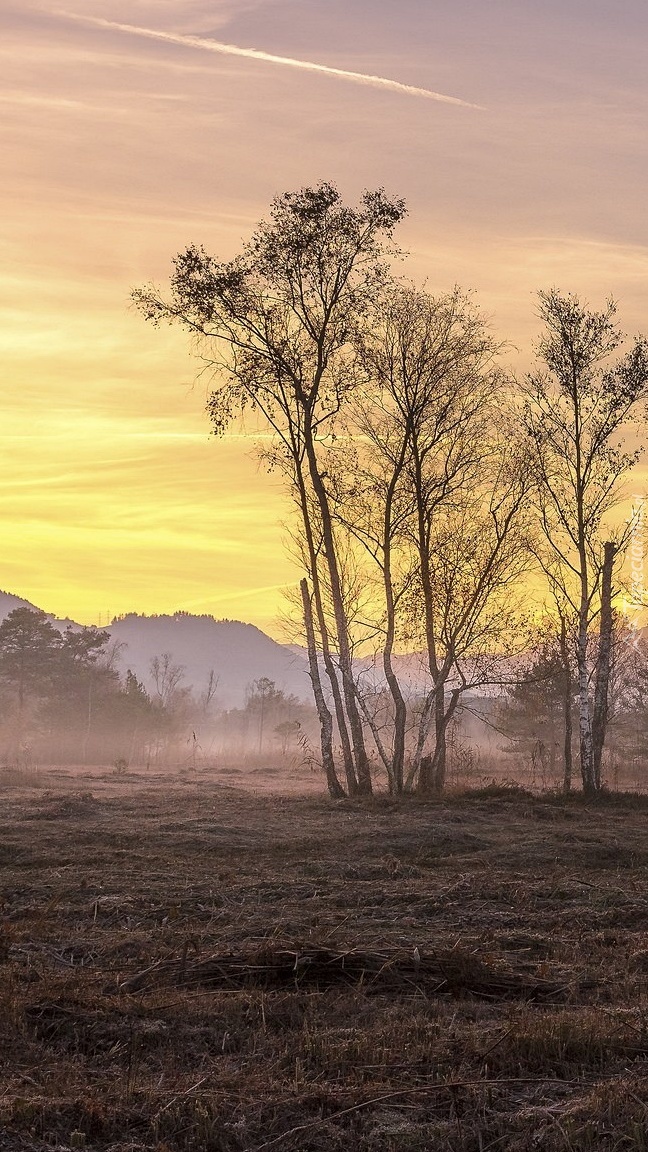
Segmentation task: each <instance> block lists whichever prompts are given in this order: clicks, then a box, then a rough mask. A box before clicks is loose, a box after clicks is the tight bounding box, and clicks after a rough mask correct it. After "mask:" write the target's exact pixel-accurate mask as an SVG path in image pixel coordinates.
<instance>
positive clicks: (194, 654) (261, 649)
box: [0, 592, 311, 708]
mask: <svg viewBox="0 0 648 1152" xmlns="http://www.w3.org/2000/svg"><path fill="white" fill-rule="evenodd" d="M35 607H36V605H34V604H30V603H29V601H28V600H24V599H23V598H22V597H20V596H15V595H14V594H13V593H10V592H0V621H2V620H4V619H5V618H6V617H7V616H8V615H9V613H10V612H13V610H14V609H15V608H35ZM49 619H50V620H51V621H52V623H53V624H54V626H55V627H56V628H58V629H59V630H61V631H63V630H64V629H65V628H66V627H67V626H68V625H71V626H72V627H78V625H75V624H74V621H72V620H59V619H57V618H56V617H54V616H51V615H50V616H49ZM106 631H107V632H109V633H110V636H111V639H112V640H113V641H114V642H115V643H116V645H117V660H118V665H119V667H120V670H121V671H122V672H125V671H126V669H127V668H130V669H131V670H132V671H133V672H134V673H135V675H136V676H137V677H138V679H140V680H142V681H143V683H144V684H145V685H146V686H147V687H148V688H150V687H151V661H152V660H153V658H154V657H155V656H162V655H163V654H164V653H168V654H169V656H170V657H171V661H172V663H173V664H175V665H179V666H180V667H181V668H182V669H183V674H184V680H183V682H184V683H185V684H186V685H191V686H193V688H194V689H195V691H196V692H197V693H200V692H202V691H203V690H204V689H205V687H206V685H207V683H208V680H209V675H210V672H212V671H213V673H214V676H215V678H216V679H217V681H218V686H217V689H216V698H217V701H218V703H219V704H220V705H221V706H222V707H223V708H235V707H239V706H240V705H242V704H243V703H244V701H245V692H246V688H247V687H248V685H250V684H251V683H252V682H253V681H254V680H259V679H260V678H261V677H264V676H265V677H267V678H268V679H269V680H273V681H274V683H275V685H276V686H277V688H280V689H281V690H282V691H283V692H286V693H290V694H292V695H294V696H297V697H299V699H301V700H308V699H309V698H310V693H311V687H310V680H309V678H308V665H307V661H306V658H305V656H304V654H303V653H302V652H301V651H300V650H299V649H297V648H295V647H292V646H288V645H284V644H278V643H277V642H276V641H275V640H272V639H271V638H270V636H266V634H265V632H262V631H261V630H260V629H259V628H255V626H254V625H253V624H244V623H242V622H241V621H238V620H215V619H214V618H213V616H190V615H189V614H187V613H184V612H178V613H176V614H175V615H173V616H138V615H136V614H135V613H132V614H129V615H127V616H124V617H122V618H120V619H116V620H114V621H113V623H112V624H111V625H110V626H109V627H108V628H107V629H106Z"/></svg>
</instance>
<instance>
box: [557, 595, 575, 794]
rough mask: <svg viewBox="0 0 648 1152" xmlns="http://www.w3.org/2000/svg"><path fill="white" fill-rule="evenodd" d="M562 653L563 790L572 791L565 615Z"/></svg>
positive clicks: (570, 707) (561, 634)
mask: <svg viewBox="0 0 648 1152" xmlns="http://www.w3.org/2000/svg"><path fill="white" fill-rule="evenodd" d="M560 655H561V659H562V665H563V674H564V681H563V732H564V742H563V792H565V793H567V792H570V791H571V785H572V775H573V754H572V729H573V723H572V690H573V686H572V674H571V661H570V659H569V649H568V645H567V625H566V623H565V618H564V616H561V617H560Z"/></svg>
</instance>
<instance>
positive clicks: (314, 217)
mask: <svg viewBox="0 0 648 1152" xmlns="http://www.w3.org/2000/svg"><path fill="white" fill-rule="evenodd" d="M404 212H405V208H404V204H403V202H402V201H401V200H390V199H388V197H387V196H386V195H385V194H384V192H383V191H382V190H378V191H375V192H365V193H364V195H363V197H362V202H361V204H360V206H359V207H358V208H351V207H348V206H346V205H344V204H343V203H342V202H341V199H340V196H339V193H338V192H337V190H336V189H335V188H334V187H333V186H332V185H331V184H327V183H322V184H320V185H318V186H317V187H315V188H304V189H301V190H300V191H298V192H294V193H292V192H288V193H285V194H284V195H283V196H280V197H278V198H277V199H275V200H274V201H273V203H272V206H271V211H270V219H269V221H267V222H263V223H261V224H260V225H259V226H258V228H257V230H256V232H255V234H254V235H253V237H252V239H251V240H250V242H249V243H248V244H246V245H245V247H244V249H243V251H242V253H241V255H240V256H238V257H237V258H236V259H235V260H233V261H231V262H229V263H219V262H218V261H216V260H214V259H213V258H212V257H210V256H209V255H208V254H207V253H206V252H205V251H204V249H202V248H196V247H190V248H188V249H187V250H186V252H184V253H183V254H181V255H180V256H178V257H177V259H176V261H175V272H174V275H173V278H172V293H171V298H170V299H169V300H165V299H163V298H162V297H161V296H160V294H159V293H158V292H157V291H156V290H155V289H154V288H146V289H143V290H140V291H138V292H136V293H135V296H134V298H135V301H136V303H137V304H138V306H139V307H140V309H141V310H142V311H143V313H144V315H145V316H146V317H147V318H148V319H149V320H152V321H153V322H160V321H163V320H167V321H170V322H174V321H176V322H179V323H180V324H182V325H183V326H184V327H185V328H186V329H188V331H189V332H190V333H191V335H192V336H193V338H194V340H195V346H196V350H197V351H198V352H199V353H200V355H201V356H202V357H203V359H204V361H205V363H206V365H207V366H208V367H209V370H210V371H214V372H215V373H216V374H217V376H218V386H217V388H216V390H215V391H214V392H213V394H212V396H211V399H210V401H209V413H210V416H211V420H212V425H213V427H214V429H215V431H217V432H222V431H224V430H225V429H226V428H227V426H228V425H229V424H230V422H231V420H232V419H233V417H234V415H235V414H236V413H237V412H240V411H241V410H242V409H245V408H246V407H251V408H253V409H254V410H255V411H256V412H257V413H258V414H260V415H261V416H262V417H263V418H264V420H265V421H266V423H267V425H268V426H269V428H270V429H271V430H272V431H273V432H274V437H275V440H274V461H273V462H274V463H279V465H280V466H281V467H282V469H283V471H284V474H285V475H286V476H287V477H288V479H289V482H290V484H291V486H292V488H293V490H294V491H295V493H296V494H297V499H298V503H299V507H300V511H301V515H302V521H303V528H304V536H305V543H306V552H307V555H308V558H309V566H310V572H309V575H310V579H311V584H312V590H313V605H314V617H315V620H316V622H317V626H318V628H319V631H320V634H321V642H322V644H323V646H325V648H326V649H328V651H329V653H330V652H331V650H332V649H333V648H335V650H336V652H337V665H338V667H339V671H340V678H341V685H340V684H339V682H338V680H337V674H336V669H335V667H334V664H333V662H332V661H331V660H326V661H325V666H326V672H327V675H328V676H329V679H330V682H331V690H332V692H333V696H334V701H335V708H336V717H337V722H338V727H339V728H340V732H341V735H342V734H343V733H344V732H346V731H347V729H348V739H347V742H346V746H347V748H348V749H351V752H349V753H348V758H347V763H346V764H345V769H346V772H347V780H348V781H349V786H350V789H351V790H352V791H353V790H357V791H359V792H365V793H367V792H370V791H371V776H370V773H369V766H368V760H367V754H366V749H365V742H364V732H363V727H362V721H361V717H360V713H359V709H358V704H357V700H356V695H355V686H354V680H353V671H352V662H351V644H350V637H349V628H348V622H347V619H346V616H345V612H344V603H343V596H342V588H341V579H340V572H339V567H338V562H337V550H336V541H335V533H334V526H333V518H332V514H331V508H330V503H329V498H328V493H327V489H326V484H325V478H324V475H323V473H324V472H325V468H324V467H323V465H322V462H321V456H322V442H323V440H324V439H325V437H326V434H327V432H328V430H329V429H330V424H331V420H332V419H333V417H334V416H335V415H336V414H337V413H338V412H339V410H340V408H341V406H342V405H343V404H344V402H345V399H346V397H347V395H348V394H349V391H350V390H352V388H353V386H354V374H353V372H352V370H351V369H352V364H351V356H350V338H351V336H352V334H353V332H354V331H355V330H356V328H357V327H358V324H359V323H360V322H361V320H362V317H363V315H365V314H366V312H367V310H368V307H369V304H370V302H371V300H372V299H373V298H374V296H375V293H376V290H377V288H378V285H379V284H380V283H381V282H382V280H383V279H384V277H385V273H386V269H385V265H384V257H385V255H386V254H387V253H388V252H389V251H390V250H391V237H392V234H393V230H394V228H395V226H396V225H397V224H398V222H399V221H400V220H401V219H402V217H403V215H404ZM313 506H316V507H317V510H318V517H319V525H318V530H319V532H320V533H321V537H322V548H321V549H318V544H317V541H316V539H315V534H314V532H313V525H312V523H311V516H310V511H311V509H312V507H313ZM324 573H325V575H326V579H327V582H328V585H329V588H330V595H331V600H332V606H333V619H334V635H333V637H331V636H330V635H329V628H328V626H327V621H326V616H325V611H324V605H323V596H322V590H321V580H322V576H323V574H324ZM351 754H352V760H351V759H349V757H350V756H351Z"/></svg>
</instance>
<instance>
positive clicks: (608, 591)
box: [592, 541, 616, 792]
mask: <svg viewBox="0 0 648 1152" xmlns="http://www.w3.org/2000/svg"><path fill="white" fill-rule="evenodd" d="M615 556H616V545H615V544H614V543H613V542H612V541H607V543H605V544H604V545H603V571H602V575H601V620H600V626H599V647H598V657H597V661H596V684H595V687H594V713H593V717H592V768H593V777H594V787H595V789H596V791H597V792H598V791H599V790H600V787H601V762H602V759H603V745H604V744H605V734H606V731H607V722H608V694H609V687H610V670H611V666H612V625H613V613H612V569H613V568H614V558H615Z"/></svg>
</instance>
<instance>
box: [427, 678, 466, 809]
mask: <svg viewBox="0 0 648 1152" xmlns="http://www.w3.org/2000/svg"><path fill="white" fill-rule="evenodd" d="M460 695H461V690H460V689H459V688H453V690H452V692H451V694H450V703H449V704H448V707H447V708H446V707H445V697H444V693H443V691H441V693H440V696H439V694H437V700H436V706H435V710H434V720H435V730H436V741H435V747H434V756H433V757H432V786H433V789H434V793H435V795H436V796H441V795H442V793H443V789H444V788H445V779H446V765H447V741H446V733H447V731H448V724H449V723H450V721H451V720H452V717H453V716H454V714H455V711H456V708H457V704H458V703H459V697H460ZM439 699H440V704H439Z"/></svg>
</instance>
